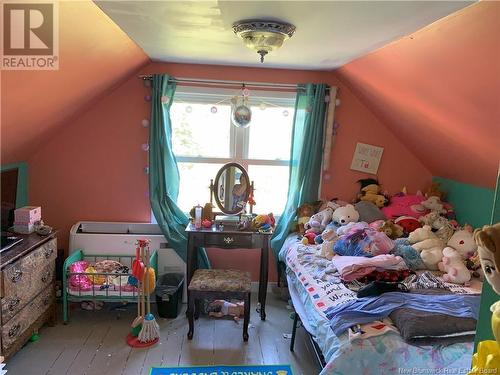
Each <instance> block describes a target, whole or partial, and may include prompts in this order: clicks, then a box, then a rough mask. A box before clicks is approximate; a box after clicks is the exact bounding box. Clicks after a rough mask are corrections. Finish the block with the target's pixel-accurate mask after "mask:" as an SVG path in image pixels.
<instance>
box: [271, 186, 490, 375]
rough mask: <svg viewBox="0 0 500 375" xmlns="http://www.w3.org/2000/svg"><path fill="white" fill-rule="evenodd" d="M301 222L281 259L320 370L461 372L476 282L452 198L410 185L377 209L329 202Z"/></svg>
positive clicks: (474, 313)
mask: <svg viewBox="0 0 500 375" xmlns="http://www.w3.org/2000/svg"><path fill="white" fill-rule="evenodd" d="M311 207H312V206H311ZM301 211H302V210H299V212H301ZM303 222H305V221H303ZM301 229H302V228H299V230H301ZM304 229H305V231H306V232H307V233H304V234H302V233H298V232H294V233H291V234H290V235H289V236H288V238H287V239H286V241H285V243H284V245H283V246H282V248H281V251H280V254H279V259H280V261H281V262H284V263H285V264H286V279H287V282H288V289H289V292H290V296H291V299H292V302H293V305H294V309H295V311H296V313H297V314H298V315H299V317H300V321H301V322H302V324H303V326H304V328H305V329H306V330H307V331H308V333H309V334H310V335H311V337H312V338H313V339H314V342H315V346H316V347H317V349H319V351H320V354H321V355H322V358H323V359H324V360H323V363H322V367H323V368H322V372H321V374H322V375H326V374H345V375H347V374H375V373H377V374H378V373H380V374H401V373H412V372H411V371H433V370H428V369H439V371H444V370H443V369H446V371H448V373H466V372H467V371H466V370H467V369H468V368H470V364H471V358H472V352H473V341H474V335H475V326H476V321H477V318H478V313H479V302H480V293H481V286H482V283H481V279H480V275H479V274H478V273H477V269H478V268H479V267H478V265H477V261H476V259H477V256H476V255H477V254H476V249H477V247H476V245H475V242H474V239H473V236H472V228H471V227H469V226H465V227H460V226H459V225H458V224H457V223H456V222H455V221H454V218H453V213H452V208H451V206H450V205H448V204H445V203H443V202H441V201H440V199H436V198H435V197H431V198H430V199H429V198H427V197H424V196H423V195H421V194H416V195H410V194H406V193H399V194H396V195H395V196H393V197H391V198H390V202H389V204H388V205H387V206H386V207H382V208H379V207H377V205H376V204H375V202H372V201H366V200H365V201H360V202H358V203H356V204H347V203H345V202H340V201H336V202H328V203H326V205H325V204H324V205H323V207H321V208H319V209H318V210H317V212H316V213H315V214H314V215H312V216H311V218H310V219H309V220H308V221H307V222H306V224H305V228H304ZM308 233H312V234H308ZM414 369H417V370H414ZM405 371H406V372H405ZM408 371H410V372H408ZM453 371H455V372H453ZM413 373H415V372H413Z"/></svg>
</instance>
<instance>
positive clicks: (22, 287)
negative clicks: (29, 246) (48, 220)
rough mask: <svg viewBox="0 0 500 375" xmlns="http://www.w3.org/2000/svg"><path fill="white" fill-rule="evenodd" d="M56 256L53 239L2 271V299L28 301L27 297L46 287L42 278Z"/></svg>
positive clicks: (55, 244) (55, 245)
mask: <svg viewBox="0 0 500 375" xmlns="http://www.w3.org/2000/svg"><path fill="white" fill-rule="evenodd" d="M56 256H57V240H56V239H55V238H54V239H52V240H50V241H49V242H47V243H46V244H43V245H42V246H40V247H39V248H37V249H35V250H33V251H32V252H31V253H29V254H28V255H27V256H25V257H24V258H22V259H20V260H18V261H17V262H15V263H14V264H12V265H10V266H8V267H6V268H5V269H3V270H2V275H1V277H2V286H3V294H2V295H3V297H4V299H10V300H11V301H12V299H16V298H20V297H23V299H25V300H29V299H30V298H29V297H33V296H35V295H36V294H37V293H38V292H39V291H40V290H42V288H44V287H45V286H46V283H45V282H42V278H43V276H44V275H45V274H46V272H47V270H46V267H47V266H48V265H49V264H52V263H55V262H54V260H55V258H56ZM49 282H50V281H49ZM20 294H22V296H21V295H20ZM2 305H3V303H2ZM2 310H3V306H2Z"/></svg>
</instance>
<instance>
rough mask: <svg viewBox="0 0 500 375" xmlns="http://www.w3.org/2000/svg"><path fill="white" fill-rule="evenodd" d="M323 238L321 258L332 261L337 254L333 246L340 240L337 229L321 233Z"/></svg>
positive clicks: (329, 229)
mask: <svg viewBox="0 0 500 375" xmlns="http://www.w3.org/2000/svg"><path fill="white" fill-rule="evenodd" d="M321 238H322V239H323V242H322V243H321V248H320V256H321V257H323V258H326V259H328V260H332V258H333V256H334V255H335V252H334V251H333V246H334V245H335V242H336V241H337V239H338V236H337V233H335V229H333V228H328V229H325V230H324V231H323V233H321Z"/></svg>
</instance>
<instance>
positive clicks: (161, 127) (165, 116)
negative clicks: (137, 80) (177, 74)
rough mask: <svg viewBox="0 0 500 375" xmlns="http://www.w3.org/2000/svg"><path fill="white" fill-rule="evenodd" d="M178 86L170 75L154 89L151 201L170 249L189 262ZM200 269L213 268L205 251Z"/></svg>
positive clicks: (163, 76) (200, 256) (155, 80)
mask: <svg viewBox="0 0 500 375" xmlns="http://www.w3.org/2000/svg"><path fill="white" fill-rule="evenodd" d="M175 88H176V85H175V83H174V82H172V80H170V77H169V76H168V75H166V74H155V75H153V78H152V89H151V119H150V130H149V200H150V202H151V209H152V210H153V214H154V216H155V218H156V221H157V222H158V225H159V226H160V228H161V230H162V232H163V235H164V236H165V238H166V239H167V241H168V243H169V246H170V247H171V248H173V249H174V250H175V252H176V253H177V254H178V255H179V256H180V257H181V258H182V259H183V260H184V261H186V258H187V256H186V255H187V235H186V232H185V231H184V229H185V228H186V226H187V224H188V222H189V220H188V218H187V216H186V214H185V213H184V212H182V211H181V209H180V208H179V207H178V206H177V204H176V202H177V196H178V194H179V169H178V168H177V161H176V159H175V155H174V153H173V150H172V124H171V121H170V107H171V106H172V102H173V98H174V94H175ZM198 266H199V267H203V268H209V267H210V262H209V261H208V257H207V255H206V252H205V250H204V249H202V251H201V252H200V253H199V254H198Z"/></svg>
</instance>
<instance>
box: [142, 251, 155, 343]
mask: <svg viewBox="0 0 500 375" xmlns="http://www.w3.org/2000/svg"><path fill="white" fill-rule="evenodd" d="M149 255H150V254H149V247H147V248H146V262H145V263H146V272H145V276H144V282H145V284H146V285H147V286H145V288H144V291H145V292H146V291H147V294H146V297H147V314H146V316H145V317H144V320H143V321H142V328H141V332H139V336H138V339H139V341H141V342H150V341H154V340H156V339H158V338H160V326H159V325H158V323H157V322H156V319H155V317H154V315H153V314H151V301H150V294H151V291H152V290H153V289H154V282H153V286H152V287H151V285H150V283H151V274H152V275H153V277H154V270H153V269H151V271H152V273H151V274H150V268H149ZM153 281H154V279H153Z"/></svg>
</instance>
